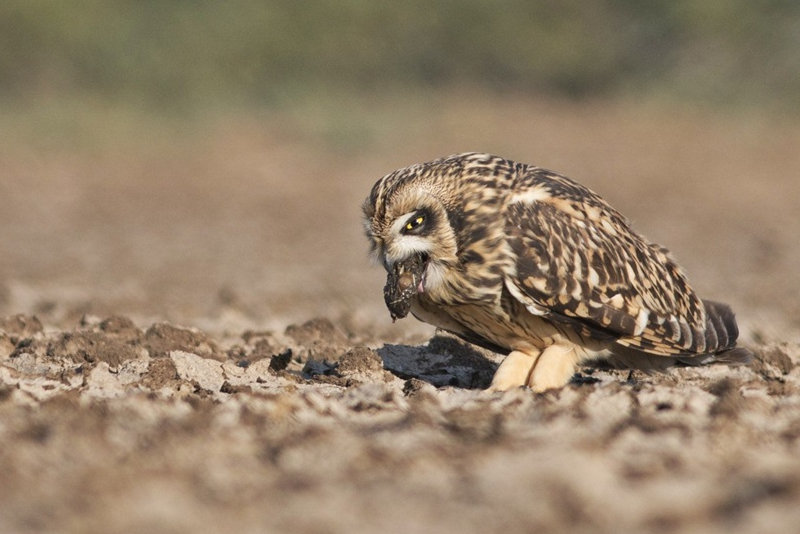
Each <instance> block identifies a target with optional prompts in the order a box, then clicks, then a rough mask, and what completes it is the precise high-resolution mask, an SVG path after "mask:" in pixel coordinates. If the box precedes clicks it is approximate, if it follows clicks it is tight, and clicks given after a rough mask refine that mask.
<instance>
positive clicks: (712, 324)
mask: <svg viewBox="0 0 800 534" xmlns="http://www.w3.org/2000/svg"><path fill="white" fill-rule="evenodd" d="M703 305H704V306H705V307H706V349H707V350H708V352H709V353H713V355H712V356H711V360H712V361H715V362H724V363H746V362H747V361H749V360H750V358H751V357H752V353H751V352H750V351H749V350H747V349H745V348H741V347H737V346H736V339H737V338H738V337H739V327H738V326H737V324H736V316H735V315H734V313H733V310H731V307H730V306H728V305H727V304H723V303H721V302H714V301H712V300H704V301H703ZM704 360H705V359H704ZM704 363H705V362H704Z"/></svg>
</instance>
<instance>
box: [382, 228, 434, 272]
mask: <svg viewBox="0 0 800 534" xmlns="http://www.w3.org/2000/svg"><path fill="white" fill-rule="evenodd" d="M432 251H433V243H431V242H430V241H429V240H428V239H425V238H423V237H420V236H417V235H404V236H400V237H396V238H395V239H393V240H392V241H391V242H390V243H387V244H386V250H385V252H384V256H385V257H386V263H387V264H388V265H389V266H392V265H394V264H395V263H396V262H398V261H404V260H406V259H408V258H409V257H411V256H412V255H414V254H417V253H420V252H423V253H425V254H430V253H431V252H432Z"/></svg>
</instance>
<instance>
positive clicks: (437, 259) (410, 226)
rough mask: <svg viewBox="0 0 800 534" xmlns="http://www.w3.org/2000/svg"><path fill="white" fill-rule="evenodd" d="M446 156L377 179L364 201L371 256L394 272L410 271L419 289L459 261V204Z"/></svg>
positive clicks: (435, 279) (388, 270)
mask: <svg viewBox="0 0 800 534" xmlns="http://www.w3.org/2000/svg"><path fill="white" fill-rule="evenodd" d="M451 167H452V166H450V165H448V164H447V162H446V160H437V161H435V162H431V163H426V164H422V165H414V166H411V167H406V168H404V169H399V170H397V171H395V172H393V173H390V174H387V175H386V176H384V177H383V178H381V179H380V180H378V181H377V182H376V183H375V185H374V186H373V188H372V191H371V192H370V195H369V197H368V198H367V199H366V201H365V202H364V205H363V212H364V228H365V231H366V234H367V238H368V239H369V241H370V246H371V252H372V255H373V257H374V258H375V259H376V260H377V261H379V262H380V263H381V264H383V266H384V268H385V269H386V271H387V272H388V273H389V275H390V280H391V277H392V275H393V274H394V275H396V276H399V274H398V273H411V275H412V276H413V277H414V279H415V281H416V282H417V284H416V287H417V288H418V290H419V291H420V292H424V291H425V290H428V289H432V288H433V287H434V286H436V285H437V283H438V282H439V281H440V278H441V277H440V276H438V274H441V273H442V272H443V270H444V269H447V268H450V267H452V266H453V265H455V264H456V263H457V257H456V255H457V252H458V247H457V238H456V233H455V230H454V227H453V222H452V221H453V220H455V219H456V218H457V216H458V211H459V208H458V206H455V205H453V202H452V199H455V198H457V196H458V195H456V194H455V193H456V185H457V179H456V180H454V178H455V177H454V176H453V169H452V168H451Z"/></svg>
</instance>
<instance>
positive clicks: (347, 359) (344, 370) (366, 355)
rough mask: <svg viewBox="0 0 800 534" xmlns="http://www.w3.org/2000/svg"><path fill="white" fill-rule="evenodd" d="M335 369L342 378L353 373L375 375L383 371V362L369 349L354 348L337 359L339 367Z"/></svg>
mask: <svg viewBox="0 0 800 534" xmlns="http://www.w3.org/2000/svg"><path fill="white" fill-rule="evenodd" d="M336 369H337V370H338V371H339V374H341V375H342V376H345V375H347V374H353V373H370V372H372V373H375V372H380V371H383V360H381V357H380V356H378V353H377V352H375V351H374V350H372V349H370V348H367V347H354V348H352V349H350V350H348V351H347V352H346V353H344V355H343V356H342V357H341V358H339V366H338V367H337V368H336Z"/></svg>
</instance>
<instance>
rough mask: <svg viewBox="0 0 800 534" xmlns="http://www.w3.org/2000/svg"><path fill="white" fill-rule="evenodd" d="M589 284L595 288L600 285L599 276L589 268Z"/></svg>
mask: <svg viewBox="0 0 800 534" xmlns="http://www.w3.org/2000/svg"><path fill="white" fill-rule="evenodd" d="M588 281H589V284H590V285H592V286H597V284H599V283H600V275H599V274H597V271H595V270H594V269H592V268H591V267H589V280H588Z"/></svg>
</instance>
